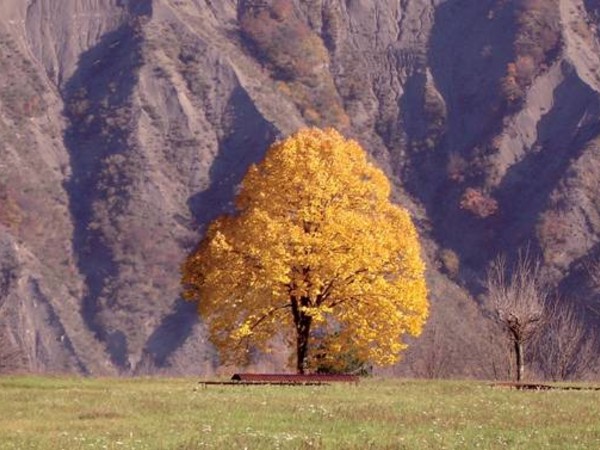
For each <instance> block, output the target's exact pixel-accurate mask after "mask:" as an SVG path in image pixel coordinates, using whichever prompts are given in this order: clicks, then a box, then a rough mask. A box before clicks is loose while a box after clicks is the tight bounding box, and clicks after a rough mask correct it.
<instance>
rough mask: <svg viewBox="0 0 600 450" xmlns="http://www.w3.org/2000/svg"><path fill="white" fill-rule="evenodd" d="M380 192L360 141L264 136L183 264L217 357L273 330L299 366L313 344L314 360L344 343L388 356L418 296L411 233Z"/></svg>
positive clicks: (413, 315) (385, 359)
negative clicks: (230, 208) (260, 156)
mask: <svg viewBox="0 0 600 450" xmlns="http://www.w3.org/2000/svg"><path fill="white" fill-rule="evenodd" d="M390 193H391V189H390V184H389V182H388V180H387V178H386V176H385V175H384V173H383V172H382V171H381V170H380V169H378V168H376V167H375V166H374V165H373V164H371V163H370V162H369V161H368V160H367V156H366V154H365V152H364V151H363V149H362V148H361V147H360V146H359V145H358V144H357V143H356V142H355V141H353V140H346V139H344V137H342V136H341V135H340V134H339V133H338V132H337V131H335V130H333V129H327V130H319V129H305V130H301V131H299V132H297V133H296V134H294V135H292V136H290V137H288V138H287V139H285V140H283V141H280V142H277V143H275V144H273V145H272V146H271V148H270V149H269V150H268V151H267V153H266V156H265V158H264V160H263V161H262V162H261V163H259V164H256V165H253V166H251V167H250V169H249V170H248V173H247V174H246V176H245V178H244V180H243V182H242V185H241V189H240V192H239V194H238V196H237V198H236V208H237V211H236V213H235V214H233V215H226V216H222V217H220V218H218V219H217V220H215V221H214V222H213V223H212V224H211V225H210V226H209V228H208V230H207V233H206V236H205V237H204V239H203V240H202V241H201V243H200V245H199V246H198V248H197V249H196V250H195V251H194V252H193V253H192V254H191V255H190V256H189V257H188V259H187V260H186V262H185V263H184V265H183V268H182V274H183V276H182V283H183V285H184V297H185V298H186V299H187V300H189V301H195V302H197V303H198V310H199V313H200V314H201V316H202V317H203V318H204V319H205V321H206V323H207V325H208V328H209V331H210V336H211V339H212V341H213V343H214V344H215V345H216V346H217V348H218V350H219V351H220V354H221V356H222V357H223V358H224V359H225V360H229V361H232V362H243V360H244V358H245V357H246V356H247V353H248V351H249V349H250V348H257V349H261V350H264V351H267V352H268V351H269V346H270V343H271V342H272V338H273V337H275V336H281V337H283V338H285V339H286V341H287V342H288V343H289V344H290V345H292V346H295V355H296V369H297V371H298V372H300V373H304V371H305V370H310V369H312V368H314V367H313V366H314V358H312V359H311V353H310V351H309V350H310V349H314V348H316V346H317V345H318V347H319V349H320V351H321V356H320V358H321V360H322V358H323V354H324V355H325V357H326V358H330V359H332V360H335V359H336V357H337V356H338V355H340V354H342V353H343V352H347V351H350V350H351V351H352V353H353V355H354V356H355V357H357V358H360V359H361V360H363V361H369V362H372V363H374V364H379V365H389V364H393V363H395V362H396V361H397V360H398V358H399V356H400V353H401V351H402V350H403V349H404V348H405V347H406V344H405V343H403V342H402V339H401V338H402V336H403V335H405V334H410V335H413V336H417V335H419V334H420V332H421V329H422V326H423V324H424V321H425V320H426V318H427V314H428V302H427V290H426V285H425V279H424V271H425V266H424V263H423V261H422V259H421V256H420V245H419V241H418V236H417V232H416V230H415V227H414V226H413V224H412V222H411V219H410V217H409V214H408V213H407V212H406V211H405V210H404V209H402V208H400V207H399V206H396V205H394V204H392V203H391V202H390V200H389V197H390ZM323 349H325V350H326V351H325V352H323Z"/></svg>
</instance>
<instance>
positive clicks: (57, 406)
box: [0, 377, 600, 450]
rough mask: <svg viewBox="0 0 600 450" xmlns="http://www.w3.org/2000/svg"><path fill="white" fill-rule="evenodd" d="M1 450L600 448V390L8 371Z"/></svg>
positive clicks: (1, 382)
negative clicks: (210, 381) (205, 382)
mask: <svg viewBox="0 0 600 450" xmlns="http://www.w3.org/2000/svg"><path fill="white" fill-rule="evenodd" d="M0 405H1V407H0V448H1V449H52V450H55V449H96V448H97V449H202V448H218V449H244V448H247V449H263V448H264V449H308V448H328V449H368V448H377V449H379V448H389V449H411V450H413V449H436V450H437V449H444V448H446V449H450V448H460V449H475V448H481V449H500V448H503V449H505V448H519V449H528V450H529V449H536V448H553V449H600V392H597V391H547V392H520V391H512V390H505V389H500V388H491V387H490V386H489V385H488V384H487V383H482V382H458V381H405V380H376V379H373V380H364V381H361V383H360V384H359V385H358V386H356V385H332V386H304V387H298V386H252V387H242V386H208V387H206V388H203V387H199V386H198V385H197V382H196V380H193V379H160V378H156V379H152V378H150V379H146V378H144V379H80V378H48V377H44V378H42V377H4V378H0Z"/></svg>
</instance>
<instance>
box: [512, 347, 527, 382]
mask: <svg viewBox="0 0 600 450" xmlns="http://www.w3.org/2000/svg"><path fill="white" fill-rule="evenodd" d="M514 343H515V363H516V367H517V381H518V382H521V381H523V379H524V378H525V362H524V360H523V342H521V341H520V340H518V339H517V338H515V339H514Z"/></svg>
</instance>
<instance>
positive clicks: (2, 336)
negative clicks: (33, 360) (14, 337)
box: [0, 330, 24, 373]
mask: <svg viewBox="0 0 600 450" xmlns="http://www.w3.org/2000/svg"><path fill="white" fill-rule="evenodd" d="M23 366H24V360H23V354H22V352H21V351H20V349H19V348H18V347H17V346H16V345H14V343H13V342H11V340H10V339H9V337H8V335H7V334H6V333H5V332H2V330H0V373H12V372H18V371H19V370H22V369H23Z"/></svg>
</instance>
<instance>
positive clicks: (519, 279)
mask: <svg viewBox="0 0 600 450" xmlns="http://www.w3.org/2000/svg"><path fill="white" fill-rule="evenodd" d="M540 271H541V264H540V262H539V260H533V259H532V257H531V255H530V254H529V251H525V252H521V251H519V256H518V259H517V262H516V264H515V266H514V267H513V269H512V271H510V272H509V270H508V267H507V264H506V257H505V256H503V255H500V256H498V257H496V259H495V260H494V261H493V262H492V265H491V267H490V269H489V271H488V277H487V289H488V295H489V299H490V300H491V303H492V305H493V308H494V311H495V312H496V316H497V318H498V320H499V322H500V323H501V324H502V325H503V327H504V328H505V329H506V330H507V332H508V334H509V336H510V339H511V341H512V344H513V349H514V357H515V365H516V378H517V381H522V380H523V378H524V375H525V345H526V343H527V342H529V341H530V340H531V339H532V338H533V337H534V336H535V335H536V334H538V333H539V332H540V330H541V329H542V328H543V326H544V321H545V314H544V306H545V304H546V302H547V299H548V292H549V291H548V288H547V287H546V286H545V285H544V284H543V283H542V280H541V276H540V275H541V274H540Z"/></svg>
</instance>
